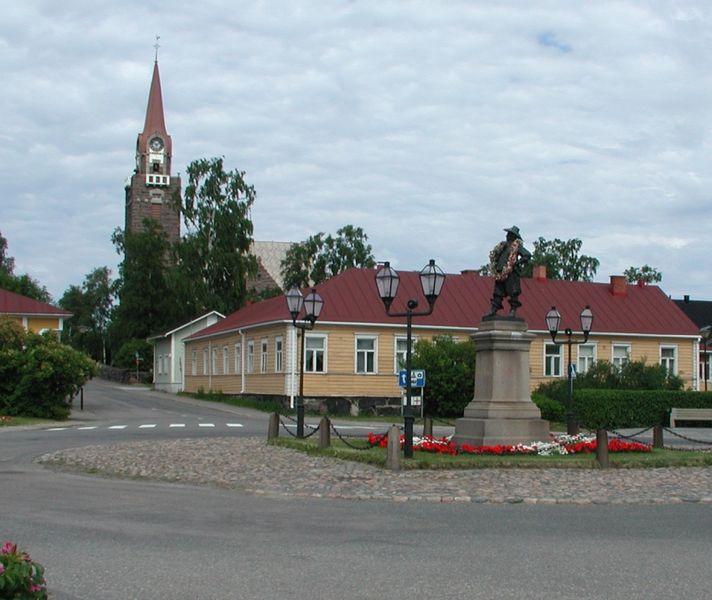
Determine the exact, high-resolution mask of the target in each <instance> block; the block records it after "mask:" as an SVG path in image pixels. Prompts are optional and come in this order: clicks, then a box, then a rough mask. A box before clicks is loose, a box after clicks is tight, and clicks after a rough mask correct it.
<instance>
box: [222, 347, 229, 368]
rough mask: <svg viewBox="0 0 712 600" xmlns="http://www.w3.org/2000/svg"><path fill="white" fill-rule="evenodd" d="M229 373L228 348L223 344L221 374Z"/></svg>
mask: <svg viewBox="0 0 712 600" xmlns="http://www.w3.org/2000/svg"><path fill="white" fill-rule="evenodd" d="M229 374H230V348H229V347H228V346H223V375H229Z"/></svg>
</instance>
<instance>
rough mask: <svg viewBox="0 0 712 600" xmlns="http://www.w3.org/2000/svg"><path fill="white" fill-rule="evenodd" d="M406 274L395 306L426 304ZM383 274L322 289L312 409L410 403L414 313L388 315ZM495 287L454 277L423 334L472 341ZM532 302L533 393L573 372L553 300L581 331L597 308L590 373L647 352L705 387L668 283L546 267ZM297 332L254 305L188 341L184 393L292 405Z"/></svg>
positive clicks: (344, 279)
mask: <svg viewBox="0 0 712 600" xmlns="http://www.w3.org/2000/svg"><path fill="white" fill-rule="evenodd" d="M400 275H401V286H400V290H399V293H398V297H397V298H396V301H395V302H394V306H393V310H394V311H400V310H402V309H404V308H405V302H407V300H409V299H411V298H415V299H419V300H420V303H421V305H424V304H425V301H424V299H423V298H422V295H421V292H420V284H419V280H418V274H417V273H416V272H409V273H401V274H400ZM374 276H375V271H374V270H372V269H350V270H348V271H346V272H344V273H342V274H340V275H338V276H336V277H333V278H332V279H330V280H329V281H327V282H325V283H324V284H321V285H320V286H318V292H319V294H320V295H321V296H322V298H323V300H324V307H323V310H322V312H321V315H320V317H319V319H318V321H317V322H316V325H315V327H314V329H313V330H311V331H307V332H306V337H305V347H306V351H305V356H304V383H303V389H304V396H305V400H306V402H307V405H308V406H309V407H310V408H312V409H316V408H324V409H328V410H330V411H339V412H346V411H350V412H352V413H358V412H363V411H364V410H372V411H376V410H378V409H380V407H383V406H390V407H394V406H399V403H400V401H401V388H400V387H399V386H398V380H397V373H398V371H399V369H400V368H401V365H402V364H403V360H404V357H405V351H406V326H405V319H404V318H391V317H389V316H387V315H386V314H385V311H384V308H383V304H382V302H381V299H380V297H379V296H378V293H377V290H376V285H375V280H374ZM492 287H493V282H492V279H491V278H489V277H480V276H478V275H477V274H476V273H475V272H463V273H461V274H455V275H447V277H446V280H445V284H444V286H443V290H442V293H441V295H440V297H439V298H438V300H437V302H436V304H435V310H434V311H433V313H432V315H430V316H428V317H422V318H415V319H414V320H413V338H414V341H417V340H420V339H430V338H432V337H433V336H443V335H446V336H450V337H452V338H455V339H459V340H465V339H468V338H469V337H470V336H471V335H472V334H473V333H475V332H476V331H477V326H478V324H479V322H480V320H481V318H482V315H484V314H485V313H486V312H488V309H489V306H490V297H491V293H492ZM521 301H522V304H523V306H522V307H521V308H520V309H519V312H518V315H517V316H518V317H520V318H522V319H524V320H525V321H526V322H527V324H528V327H529V330H530V331H531V332H532V333H534V334H535V336H536V338H535V339H534V341H533V342H532V344H531V346H530V354H529V359H530V362H529V364H530V367H529V372H530V382H531V387H532V389H534V388H536V387H537V386H538V385H539V384H540V383H542V382H544V381H548V380H551V379H552V378H557V377H566V365H567V362H568V356H567V347H566V345H556V344H553V343H552V340H551V337H550V335H549V332H548V330H547V328H546V322H545V316H546V313H547V311H548V310H549V309H550V308H551V307H552V306H556V307H557V310H558V311H559V312H560V314H561V316H562V322H561V327H562V329H564V328H571V329H573V330H574V331H577V330H579V314H580V312H581V310H582V309H583V308H584V307H585V306H590V307H591V310H592V311H593V314H594V321H593V328H592V332H591V335H590V337H589V340H588V343H587V344H585V345H577V346H573V347H572V362H573V363H574V364H575V365H576V367H577V370H578V371H579V372H583V371H585V370H586V369H587V368H589V367H590V365H591V364H592V363H593V362H594V361H596V360H607V361H610V362H612V363H614V364H622V363H623V362H625V361H628V360H639V359H645V360H646V362H648V363H652V364H662V365H664V366H665V368H667V369H669V370H670V371H671V372H673V373H675V374H676V375H678V376H680V377H681V378H682V379H683V380H684V382H685V386H686V387H689V388H692V389H697V388H698V384H699V382H698V378H697V354H698V344H699V332H698V329H697V327H696V326H695V325H694V324H693V323H692V322H691V321H690V320H689V319H688V317H687V316H685V314H684V313H683V312H682V311H681V310H680V309H679V308H678V307H677V306H676V305H675V303H674V302H672V301H671V300H670V299H669V298H668V297H667V296H666V295H665V294H664V293H663V292H662V290H661V289H660V288H659V287H657V286H647V285H640V284H635V285H632V284H628V283H626V281H625V279H624V278H623V277H622V276H614V277H611V279H610V281H609V282H607V283H586V282H571V281H554V280H549V279H547V278H546V274H545V272H544V271H543V270H542V269H537V270H536V271H535V277H533V278H530V279H523V280H522V295H521ZM298 335H299V332H298V331H297V330H295V328H294V327H293V326H292V322H291V317H290V315H289V312H288V310H287V304H286V301H285V298H284V297H276V298H271V299H269V300H264V301H262V302H259V303H256V304H252V305H248V306H245V307H244V308H242V309H240V310H238V311H236V312H234V313H233V314H231V315H229V316H228V317H227V318H226V319H224V320H222V321H220V322H219V323H216V324H215V325H213V326H211V327H208V328H206V329H203V330H202V331H199V332H196V333H194V334H193V335H191V336H190V337H188V338H187V339H186V340H185V344H186V347H185V390H186V391H189V392H196V391H199V390H201V389H202V390H204V391H208V390H212V391H221V392H223V393H227V394H245V395H250V396H264V397H270V398H275V399H277V398H278V399H289V400H290V401H293V399H294V397H295V396H296V395H297V394H298V392H299V372H300V369H299V366H300V365H299V338H298ZM561 337H563V336H561ZM577 339H580V337H579V338H577ZM557 341H558V340H557Z"/></svg>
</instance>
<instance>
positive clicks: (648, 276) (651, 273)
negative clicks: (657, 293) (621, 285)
mask: <svg viewBox="0 0 712 600" xmlns="http://www.w3.org/2000/svg"><path fill="white" fill-rule="evenodd" d="M623 275H625V277H626V279H627V280H628V282H629V283H637V282H638V281H644V282H645V283H659V282H661V281H662V280H663V274H662V273H661V272H660V271H658V270H657V269H656V268H655V267H651V266H650V265H643V266H642V267H628V268H627V269H626V270H625V271H623Z"/></svg>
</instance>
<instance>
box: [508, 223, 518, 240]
mask: <svg viewBox="0 0 712 600" xmlns="http://www.w3.org/2000/svg"><path fill="white" fill-rule="evenodd" d="M505 231H506V232H507V233H513V234H514V235H516V236H517V237H518V238H519V239H520V240H521V239H522V236H521V235H520V234H519V227H517V226H516V225H512V226H511V227H509V228H505Z"/></svg>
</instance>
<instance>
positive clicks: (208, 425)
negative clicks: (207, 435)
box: [198, 423, 215, 427]
mask: <svg viewBox="0 0 712 600" xmlns="http://www.w3.org/2000/svg"><path fill="white" fill-rule="evenodd" d="M198 427H215V424H214V423H198Z"/></svg>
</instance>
